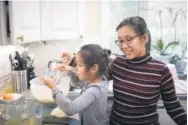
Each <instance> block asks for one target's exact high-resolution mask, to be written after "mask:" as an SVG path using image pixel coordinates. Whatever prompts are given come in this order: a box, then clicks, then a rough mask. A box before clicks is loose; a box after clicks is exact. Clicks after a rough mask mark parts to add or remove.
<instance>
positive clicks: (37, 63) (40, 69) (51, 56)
mask: <svg viewBox="0 0 188 125" xmlns="http://www.w3.org/2000/svg"><path fill="white" fill-rule="evenodd" d="M79 44H80V41H78V40H77V41H76V40H75V41H50V42H46V43H45V44H44V43H39V42H35V43H30V44H27V45H26V44H25V45H23V46H25V47H26V46H27V47H28V51H29V53H30V54H33V55H34V63H33V65H34V67H35V70H34V71H35V73H36V75H43V74H44V71H45V69H46V68H47V65H48V62H49V61H50V60H56V59H60V56H61V53H62V52H63V51H66V52H75V50H76V48H77V47H78V45H79Z"/></svg>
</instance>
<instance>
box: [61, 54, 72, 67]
mask: <svg viewBox="0 0 188 125" xmlns="http://www.w3.org/2000/svg"><path fill="white" fill-rule="evenodd" d="M73 57H74V55H73V54H72V53H69V52H63V53H62V55H61V58H62V59H63V64H64V65H69V64H70V62H71V61H72V59H73Z"/></svg>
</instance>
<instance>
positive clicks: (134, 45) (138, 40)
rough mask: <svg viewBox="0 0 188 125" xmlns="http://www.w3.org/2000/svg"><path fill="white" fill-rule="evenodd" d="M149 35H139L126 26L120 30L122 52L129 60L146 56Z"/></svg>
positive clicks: (119, 39) (119, 37) (119, 38)
mask: <svg viewBox="0 0 188 125" xmlns="http://www.w3.org/2000/svg"><path fill="white" fill-rule="evenodd" d="M146 41H147V35H142V36H140V35H138V34H136V32H135V31H134V29H133V28H132V27H131V26H129V25H125V26H122V27H121V28H120V29H119V30H118V42H119V45H118V46H119V48H120V50H121V51H122V52H123V53H124V54H125V55H126V57H127V58H128V59H134V58H137V57H141V56H144V55H145V54H146V47H145V46H146Z"/></svg>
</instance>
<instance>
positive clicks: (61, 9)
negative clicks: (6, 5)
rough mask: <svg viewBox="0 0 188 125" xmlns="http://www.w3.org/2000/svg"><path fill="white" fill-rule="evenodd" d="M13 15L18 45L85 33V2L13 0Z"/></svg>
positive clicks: (12, 22)
mask: <svg viewBox="0 0 188 125" xmlns="http://www.w3.org/2000/svg"><path fill="white" fill-rule="evenodd" d="M10 18H11V19H10V20H11V27H12V29H11V30H12V39H11V40H12V41H13V43H14V44H20V43H28V42H33V41H55V40H65V39H77V38H80V36H82V34H83V27H84V26H83V24H84V2H77V1H12V2H10Z"/></svg>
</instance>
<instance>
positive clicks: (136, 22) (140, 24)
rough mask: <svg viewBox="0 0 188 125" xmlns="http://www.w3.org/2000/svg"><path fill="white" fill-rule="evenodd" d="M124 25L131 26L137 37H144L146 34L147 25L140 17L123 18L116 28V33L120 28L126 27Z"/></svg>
mask: <svg viewBox="0 0 188 125" xmlns="http://www.w3.org/2000/svg"><path fill="white" fill-rule="evenodd" d="M126 25H129V26H131V27H132V28H133V29H134V31H135V32H136V33H137V34H138V35H144V34H145V33H147V32H148V29H147V24H146V22H145V20H144V19H143V18H142V17H140V16H133V17H128V18H125V19H124V20H123V21H122V22H120V24H119V25H118V26H117V28H116V31H118V30H119V29H120V28H121V27H123V26H126Z"/></svg>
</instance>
